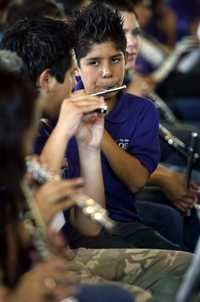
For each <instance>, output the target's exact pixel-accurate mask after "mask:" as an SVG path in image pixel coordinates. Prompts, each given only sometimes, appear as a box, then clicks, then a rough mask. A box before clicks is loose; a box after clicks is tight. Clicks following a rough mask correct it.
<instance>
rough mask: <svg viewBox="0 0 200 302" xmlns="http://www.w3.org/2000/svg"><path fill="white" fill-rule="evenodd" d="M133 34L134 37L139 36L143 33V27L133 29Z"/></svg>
mask: <svg viewBox="0 0 200 302" xmlns="http://www.w3.org/2000/svg"><path fill="white" fill-rule="evenodd" d="M132 35H133V37H138V36H140V35H141V29H140V28H139V27H136V28H135V29H133V30H132Z"/></svg>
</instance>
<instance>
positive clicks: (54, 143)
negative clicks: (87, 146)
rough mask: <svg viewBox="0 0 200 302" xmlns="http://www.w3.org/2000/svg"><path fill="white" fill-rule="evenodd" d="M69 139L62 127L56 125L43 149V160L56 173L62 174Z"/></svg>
mask: <svg viewBox="0 0 200 302" xmlns="http://www.w3.org/2000/svg"><path fill="white" fill-rule="evenodd" d="M69 139H70V138H68V137H66V135H65V134H64V133H63V132H62V130H61V129H60V128H58V127H55V128H54V130H53V131H52V133H51V135H50V137H49V139H48V140H47V142H46V144H45V146H44V148H43V150H42V153H41V158H42V160H44V162H45V163H46V164H47V166H48V168H49V169H50V170H51V171H52V172H53V173H55V174H60V169H61V167H62V164H63V159H64V155H65V151H66V148H67V144H68V141H69Z"/></svg>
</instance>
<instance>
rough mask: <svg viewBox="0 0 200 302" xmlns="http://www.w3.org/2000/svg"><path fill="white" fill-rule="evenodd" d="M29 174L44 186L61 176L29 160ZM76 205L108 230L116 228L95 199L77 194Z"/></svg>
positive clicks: (27, 162)
mask: <svg viewBox="0 0 200 302" xmlns="http://www.w3.org/2000/svg"><path fill="white" fill-rule="evenodd" d="M26 167H27V172H29V173H31V174H32V176H33V178H34V179H35V180H36V181H37V182H38V183H39V184H44V183H45V182H47V181H51V180H53V179H56V178H57V179H58V178H60V176H59V175H55V176H54V175H53V174H52V173H50V172H49V171H48V170H46V169H44V168H43V167H41V165H40V164H39V163H38V162H35V161H31V160H27V161H26ZM75 202H76V205H77V206H78V207H79V208H81V209H82V211H83V213H84V214H85V215H87V216H89V217H90V218H91V219H92V220H94V221H96V222H98V223H99V224H101V225H102V226H103V227H105V228H106V229H107V230H109V231H111V230H112V229H113V227H114V225H115V224H114V221H113V220H112V219H110V218H109V217H108V215H107V211H106V210H105V209H104V208H103V207H102V206H100V205H99V204H98V203H97V202H96V201H95V200H94V199H92V198H89V197H88V196H87V195H85V194H80V195H79V194H77V195H76V196H75Z"/></svg>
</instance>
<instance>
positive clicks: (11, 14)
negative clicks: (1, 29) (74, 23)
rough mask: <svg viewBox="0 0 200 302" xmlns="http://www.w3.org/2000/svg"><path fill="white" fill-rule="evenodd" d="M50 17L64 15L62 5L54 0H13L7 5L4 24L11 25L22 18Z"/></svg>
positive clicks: (61, 16)
mask: <svg viewBox="0 0 200 302" xmlns="http://www.w3.org/2000/svg"><path fill="white" fill-rule="evenodd" d="M26 17H27V18H35V17H52V18H57V19H61V18H64V17H65V14H64V10H63V9H62V6H61V5H59V4H58V3H56V1H55V0H42V1H41V0H34V1H33V0H22V1H19V0H14V1H12V2H11V3H10V5H9V6H8V11H7V15H6V20H5V22H6V24H7V25H9V24H10V25H11V24H14V23H15V22H16V21H18V20H20V19H24V18H26Z"/></svg>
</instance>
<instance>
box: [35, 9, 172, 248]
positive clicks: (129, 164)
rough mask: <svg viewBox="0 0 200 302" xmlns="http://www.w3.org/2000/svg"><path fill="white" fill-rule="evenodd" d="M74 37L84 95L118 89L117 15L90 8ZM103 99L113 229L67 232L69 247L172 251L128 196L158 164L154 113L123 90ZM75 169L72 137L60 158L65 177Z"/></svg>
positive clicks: (120, 38) (120, 44) (121, 53)
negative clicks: (93, 233)
mask: <svg viewBox="0 0 200 302" xmlns="http://www.w3.org/2000/svg"><path fill="white" fill-rule="evenodd" d="M77 35H78V46H77V47H76V49H75V51H76V56H77V60H78V65H79V72H80V76H81V79H82V81H83V84H84V88H85V91H86V92H87V93H88V94H92V93H95V92H98V91H102V90H104V89H108V88H111V87H117V86H120V85H121V84H122V83H123V81H124V73H125V60H126V56H125V50H126V38H125V35H124V32H123V28H122V24H121V21H120V18H119V16H118V15H117V14H113V12H112V10H111V9H109V8H106V7H104V6H101V5H98V4H97V5H96V4H95V5H91V6H89V7H88V8H86V9H85V10H84V11H83V12H82V14H81V15H80V16H79V17H78V19H77ZM79 88H81V87H79ZM105 101H106V102H107V105H108V109H109V114H108V115H107V116H106V118H105V131H104V136H103V140H102V145H101V147H102V166H103V176H104V184H105V191H106V205H107V209H108V211H109V213H110V216H111V218H113V219H114V220H115V221H117V227H116V229H115V233H114V234H113V235H110V234H107V233H106V232H105V230H104V231H102V232H101V235H100V236H97V237H96V238H95V240H93V239H92V240H90V239H88V238H86V237H85V238H84V236H81V238H80V237H79V236H78V235H77V234H74V233H73V232H72V236H71V238H73V242H72V244H74V245H76V243H77V244H78V245H79V246H87V247H88V246H89V247H133V246H136V247H151V248H152V247H155V248H164V249H174V248H177V247H175V246H174V245H172V244H170V243H169V242H168V241H167V240H165V239H164V238H162V237H161V236H160V235H159V234H157V233H156V232H154V231H153V230H152V229H151V228H148V227H146V226H144V225H142V224H141V223H140V218H139V216H138V214H137V212H136V208H135V198H134V193H136V192H137V191H138V190H140V189H142V188H143V186H144V185H145V183H146V181H147V179H148V177H149V175H150V174H151V173H152V172H153V171H154V170H155V169H156V166H157V164H158V161H159V140H158V116H157V112H156V110H155V108H154V106H153V104H152V103H151V102H149V101H148V100H146V99H143V98H139V97H134V96H132V95H129V94H125V93H124V92H121V93H118V94H116V93H113V94H109V95H106V97H105ZM50 127H51V125H50ZM52 127H53V125H52ZM40 140H41V141H42V137H40ZM40 143H41V142H40ZM40 143H38V144H40ZM37 149H38V148H37ZM40 149H42V147H41V148H40ZM62 149H64V148H62ZM36 151H38V150H36ZM39 151H40V150H39ZM50 153H51V150H49V157H50ZM63 156H64V154H63ZM53 160H54V159H53V158H52V161H53ZM79 170H80V168H79V159H78V149H77V146H76V141H75V139H74V138H72V139H71V140H70V141H69V142H68V146H67V151H66V155H65V172H67V175H66V174H65V176H68V177H75V176H77V175H80V171H79ZM76 235H77V236H78V237H79V238H78V237H77V236H76ZM76 238H78V239H77V242H75V241H76Z"/></svg>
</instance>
